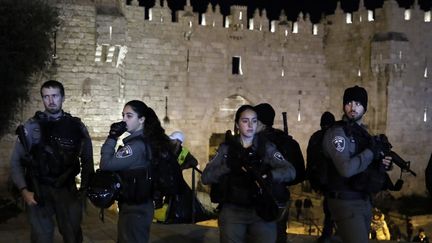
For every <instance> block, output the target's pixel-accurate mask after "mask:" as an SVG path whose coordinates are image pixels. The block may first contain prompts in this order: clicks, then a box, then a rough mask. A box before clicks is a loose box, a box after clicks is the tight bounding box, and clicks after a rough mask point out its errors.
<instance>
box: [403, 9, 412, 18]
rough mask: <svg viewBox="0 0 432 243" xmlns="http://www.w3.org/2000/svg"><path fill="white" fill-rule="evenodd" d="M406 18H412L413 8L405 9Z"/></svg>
mask: <svg viewBox="0 0 432 243" xmlns="http://www.w3.org/2000/svg"><path fill="white" fill-rule="evenodd" d="M404 19H405V20H410V19H411V9H405V12H404Z"/></svg>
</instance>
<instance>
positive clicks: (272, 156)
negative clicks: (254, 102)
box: [201, 105, 295, 243]
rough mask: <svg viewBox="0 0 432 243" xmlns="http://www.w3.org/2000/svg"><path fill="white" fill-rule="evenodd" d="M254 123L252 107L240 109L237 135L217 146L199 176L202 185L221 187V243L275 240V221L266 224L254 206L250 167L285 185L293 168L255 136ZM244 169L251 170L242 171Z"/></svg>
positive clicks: (268, 145)
mask: <svg viewBox="0 0 432 243" xmlns="http://www.w3.org/2000/svg"><path fill="white" fill-rule="evenodd" d="M257 122H258V121H257V114H256V112H255V109H254V107H252V106H250V105H243V106H241V107H240V108H239V109H238V110H237V112H236V115H235V128H236V130H238V134H236V135H235V136H234V137H233V138H229V139H228V140H229V141H227V142H225V143H223V144H221V145H220V147H219V148H218V151H217V154H216V156H215V157H214V158H213V159H212V160H211V161H210V162H209V163H208V164H207V166H206V168H205V169H204V171H203V173H202V177H201V179H202V182H203V184H206V185H207V184H213V183H220V187H221V188H222V189H221V191H222V192H221V198H220V202H221V203H220V205H219V206H221V211H220V213H219V227H220V242H222V243H227V242H237V243H240V242H256V243H259V242H261V243H264V242H275V241H276V222H275V219H273V221H267V220H266V219H265V218H266V216H268V215H265V214H261V213H260V212H261V211H259V209H260V208H257V207H256V206H257V205H255V201H254V197H253V196H254V195H256V190H255V187H254V183H255V182H256V181H257V180H251V174H250V173H251V171H250V170H252V168H254V173H255V175H256V176H259V177H262V179H263V180H267V181H268V180H270V181H271V182H273V181H274V182H289V181H291V180H293V179H294V178H295V169H294V167H293V165H292V164H291V163H289V162H288V161H286V160H285V159H284V157H283V156H282V155H281V153H280V152H279V151H278V150H277V149H276V147H275V146H274V145H273V144H272V143H270V142H265V140H263V138H262V137H259V136H257V135H256V128H257ZM246 167H247V168H251V167H252V168H251V169H250V170H249V169H248V170H246V169H245V168H246ZM254 181H255V182H254ZM268 199H271V198H268ZM273 202H274V201H273ZM274 205H275V207H276V211H277V205H276V204H274ZM273 208H274V207H273ZM270 220H271V219H270Z"/></svg>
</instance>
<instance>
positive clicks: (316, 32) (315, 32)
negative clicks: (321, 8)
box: [312, 24, 318, 35]
mask: <svg viewBox="0 0 432 243" xmlns="http://www.w3.org/2000/svg"><path fill="white" fill-rule="evenodd" d="M312 34H313V35H318V25H317V24H314V25H312Z"/></svg>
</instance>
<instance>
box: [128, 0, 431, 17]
mask: <svg viewBox="0 0 432 243" xmlns="http://www.w3.org/2000/svg"><path fill="white" fill-rule="evenodd" d="M128 1H130V0H128ZM155 1H160V0H139V2H140V5H142V6H146V7H152V6H154V4H155ZM190 1H191V4H192V6H193V8H194V12H200V13H203V12H205V11H206V9H207V6H208V4H209V2H210V3H211V4H212V5H213V6H215V5H216V4H218V5H219V6H220V9H221V13H222V14H223V15H228V14H229V8H230V6H231V5H246V6H248V17H251V16H252V15H253V13H254V12H255V9H256V8H259V9H260V10H262V9H266V11H267V17H268V18H269V19H270V20H274V19H279V14H280V11H281V9H284V10H285V13H286V14H287V16H288V19H290V20H295V19H297V16H298V14H299V12H300V11H302V12H303V13H309V14H310V16H311V20H312V22H314V23H316V22H319V20H320V18H321V16H322V15H326V14H332V13H333V12H334V10H335V8H336V4H337V0H190ZM363 1H364V3H365V5H366V7H367V8H368V9H375V8H377V7H381V6H382V4H383V1H384V0H363ZM391 1H394V0H391ZM417 1H418V2H419V3H420V6H421V8H422V9H424V10H428V9H431V6H432V0H397V2H398V3H399V5H400V6H401V7H405V8H408V7H409V6H411V5H412V4H413V3H414V2H417ZM359 2H360V1H359V0H343V1H342V9H343V10H344V11H345V12H353V11H356V10H358V6H359ZM185 4H186V0H168V6H169V7H170V9H172V10H180V9H183V6H184V5H185Z"/></svg>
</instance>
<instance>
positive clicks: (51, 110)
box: [46, 107, 62, 115]
mask: <svg viewBox="0 0 432 243" xmlns="http://www.w3.org/2000/svg"><path fill="white" fill-rule="evenodd" d="M46 111H47V112H48V113H50V114H51V115H58V114H59V113H61V111H62V109H61V107H59V108H49V107H48V109H46Z"/></svg>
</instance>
